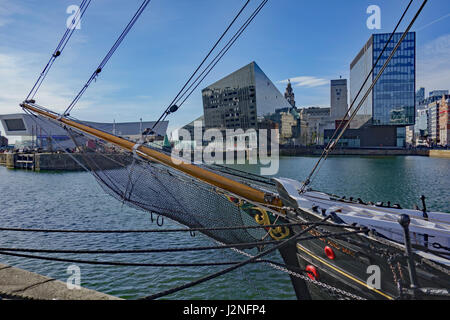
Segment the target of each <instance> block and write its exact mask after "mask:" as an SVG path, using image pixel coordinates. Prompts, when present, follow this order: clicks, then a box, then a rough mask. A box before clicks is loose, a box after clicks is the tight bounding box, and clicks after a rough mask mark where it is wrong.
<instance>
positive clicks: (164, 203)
mask: <svg viewBox="0 0 450 320" xmlns="http://www.w3.org/2000/svg"><path fill="white" fill-rule="evenodd" d="M32 118H33V120H34V122H35V123H36V126H37V127H39V128H42V130H44V129H45V132H43V134H42V135H41V136H40V137H37V145H38V146H40V145H42V146H45V147H46V148H49V149H53V150H54V151H55V150H57V152H62V151H64V152H66V153H67V154H68V155H69V156H70V158H71V159H72V160H73V161H75V162H76V163H77V164H78V166H79V167H80V168H83V169H85V170H87V171H89V172H90V173H91V174H92V175H93V176H94V177H95V179H96V180H97V181H98V182H99V184H100V185H101V187H102V188H103V190H104V191H105V192H107V193H108V194H110V195H111V196H113V197H114V198H116V199H118V200H119V201H121V202H122V203H124V204H127V205H129V206H132V207H134V208H137V209H140V210H144V211H147V212H149V213H155V214H158V215H161V216H163V217H166V218H169V219H171V220H173V221H176V222H178V223H180V224H182V225H185V226H187V227H189V228H232V227H236V226H258V225H271V224H276V223H280V224H282V223H286V221H283V220H282V219H277V218H276V217H275V215H274V214H273V213H271V212H270V210H265V209H264V208H262V207H260V206H256V205H253V204H251V203H248V202H245V201H243V200H242V199H238V198H237V197H236V196H234V195H231V194H227V192H225V191H223V190H218V189H217V188H216V187H214V186H211V185H209V184H207V183H205V182H202V181H200V180H198V179H195V178H193V177H191V176H189V175H187V174H185V173H182V172H180V171H178V170H176V169H173V168H171V167H168V166H166V165H163V164H160V163H157V162H152V161H148V160H146V159H142V158H140V157H137V156H136V154H133V152H129V151H126V150H123V149H121V148H119V147H117V146H115V145H113V144H111V143H109V142H106V141H103V140H101V139H99V138H97V137H94V136H92V135H89V134H87V133H85V132H81V131H79V130H77V129H75V128H71V127H68V126H66V125H64V124H62V123H61V122H59V121H57V120H53V119H48V118H46V117H44V116H41V115H36V114H33V115H32ZM72 120H73V119H72ZM77 122H78V123H82V122H81V121H77ZM55 132H57V133H58V134H57V136H62V135H63V134H64V135H65V136H66V137H69V138H68V139H66V140H64V141H61V139H59V141H58V140H57V139H55V135H52V133H55ZM44 134H45V136H44ZM146 146H147V147H150V148H152V149H155V150H157V151H159V152H162V153H166V154H169V153H168V152H166V151H164V150H163V149H162V146H161V147H159V146H158V145H157V143H155V142H153V143H151V144H149V143H146ZM197 166H199V167H202V168H203V169H206V170H211V171H213V172H214V173H216V174H219V175H221V176H224V177H229V178H232V179H233V180H235V181H239V182H241V183H244V184H247V185H249V186H252V187H254V188H257V189H258V190H262V191H264V192H270V193H276V187H275V185H274V184H273V183H272V182H271V181H270V180H269V179H266V178H263V177H256V176H255V177H253V176H252V175H246V174H244V173H243V172H237V171H235V170H233V169H229V168H225V167H221V166H207V165H204V164H199V165H197ZM202 233H204V234H205V235H207V236H209V237H211V238H213V239H215V240H217V241H220V242H222V243H225V244H236V243H259V242H261V245H265V244H264V243H265V242H269V241H273V240H274V239H275V240H281V239H283V238H285V237H287V236H288V235H289V234H290V230H289V229H288V227H284V226H283V227H279V228H272V229H270V228H267V229H266V228H255V229H228V230H205V231H202ZM258 247H259V246H258Z"/></svg>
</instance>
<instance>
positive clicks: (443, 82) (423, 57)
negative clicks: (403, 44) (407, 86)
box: [417, 34, 450, 91]
mask: <svg viewBox="0 0 450 320" xmlns="http://www.w3.org/2000/svg"><path fill="white" fill-rule="evenodd" d="M449 52H450V34H447V35H444V36H441V37H439V38H437V39H435V40H432V41H430V42H428V43H426V44H425V45H423V46H421V47H419V48H418V50H417V87H418V88H420V87H425V88H426V90H427V91H432V90H439V89H450V72H449V66H450V55H449Z"/></svg>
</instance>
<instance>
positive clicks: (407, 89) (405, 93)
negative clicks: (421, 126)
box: [350, 32, 416, 147]
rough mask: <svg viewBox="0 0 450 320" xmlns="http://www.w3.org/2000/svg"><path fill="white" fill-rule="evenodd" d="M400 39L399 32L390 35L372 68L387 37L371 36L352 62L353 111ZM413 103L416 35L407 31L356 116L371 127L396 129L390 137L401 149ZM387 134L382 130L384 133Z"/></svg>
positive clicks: (414, 110) (411, 120)
mask: <svg viewBox="0 0 450 320" xmlns="http://www.w3.org/2000/svg"><path fill="white" fill-rule="evenodd" d="M401 36H402V33H396V34H394V36H393V39H392V40H391V41H390V42H389V44H388V47H387V49H386V51H385V52H384V53H383V55H382V56H381V59H380V61H379V62H378V64H377V65H376V66H375V63H376V61H377V59H378V57H379V56H380V54H381V52H382V50H383V48H384V46H385V45H386V43H387V41H388V40H389V37H390V34H387V33H386V34H374V35H372V36H371V37H370V39H369V41H367V43H366V44H365V45H364V47H363V48H362V49H361V50H360V52H359V53H358V55H357V56H356V58H355V59H354V60H353V61H352V63H351V65H350V99H351V101H352V102H354V108H356V106H358V105H359V103H360V101H361V99H362V97H363V96H364V94H365V92H366V91H367V90H368V89H369V87H370V86H371V84H372V83H373V81H374V80H375V78H376V77H377V75H378V74H379V72H380V71H381V68H382V67H383V65H384V63H385V62H386V61H387V59H388V57H389V56H390V55H391V53H392V51H393V49H394V47H395V46H396V45H397V43H398V41H399V40H400V38H401ZM374 66H375V68H374V72H373V74H372V75H371V76H370V78H369V79H370V81H368V82H367V83H366V85H365V86H364V89H363V91H362V94H360V96H359V97H358V99H356V95H357V93H358V91H359V89H360V87H361V86H362V84H363V83H364V80H365V79H366V78H367V76H368V75H369V73H370V70H371V69H372V68H373V67H374ZM415 104H416V34H415V32H410V33H408V34H407V35H406V38H405V39H404V40H403V42H402V44H401V45H400V47H399V48H398V50H397V51H396V53H395V54H394V56H393V58H392V60H391V61H390V62H389V64H388V66H387V68H386V69H385V70H384V72H383V74H382V75H381V77H380V78H379V80H378V82H377V83H376V85H375V86H374V88H373V90H372V92H371V93H370V95H369V96H368V98H367V99H366V101H365V102H364V103H363V104H362V106H361V109H360V111H359V112H358V114H359V115H360V116H366V117H367V118H368V119H369V118H370V119H371V120H370V121H369V123H370V124H371V125H372V126H376V127H382V126H385V127H393V126H395V127H397V129H396V137H393V138H394V139H393V140H396V141H397V145H396V146H397V147H404V146H405V137H406V126H411V125H414V124H415V113H416V106H415ZM388 131H389V130H387V129H386V130H385V132H386V134H387V132H388ZM391 131H392V130H391ZM380 138H382V137H380Z"/></svg>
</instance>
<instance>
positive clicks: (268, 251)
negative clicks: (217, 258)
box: [141, 217, 330, 300]
mask: <svg viewBox="0 0 450 320" xmlns="http://www.w3.org/2000/svg"><path fill="white" fill-rule="evenodd" d="M328 219H330V217H326V218H324V219H322V220H321V221H320V222H326V221H327V220H328ZM314 227H316V226H315V225H314V224H313V225H311V226H309V227H308V228H306V229H304V230H302V231H301V232H299V233H298V234H296V235H295V236H293V237H292V238H289V239H287V240H284V241H283V242H281V243H280V244H278V245H276V246H273V247H272V248H270V249H268V250H266V251H263V252H261V253H259V254H257V255H255V256H253V257H252V258H250V259H248V260H245V261H243V262H240V263H238V264H235V265H233V266H231V267H229V268H227V269H223V270H221V271H219V272H215V273H213V274H210V275H207V276H205V277H202V278H200V279H197V280H195V281H191V282H189V283H186V284H184V285H181V286H178V287H175V288H171V289H169V290H165V291H161V292H159V293H156V294H152V295H150V296H147V297H144V298H142V299H141V300H154V299H157V298H161V297H164V296H167V295H169V294H172V293H175V292H178V291H181V290H184V289H187V288H190V287H193V286H196V285H198V284H200V283H203V282H206V281H209V280H212V279H215V278H218V277H220V276H223V275H224V274H227V273H229V272H231V271H234V270H236V269H238V268H241V267H243V266H245V265H247V264H249V263H253V262H254V261H257V260H258V259H260V258H262V257H264V256H266V255H268V254H269V253H272V252H274V251H275V250H278V249H280V248H282V247H284V246H286V245H288V244H289V243H291V242H293V241H295V240H297V239H298V238H300V236H302V235H303V234H305V233H306V232H309V231H310V230H312V229H314Z"/></svg>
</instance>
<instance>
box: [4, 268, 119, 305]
mask: <svg viewBox="0 0 450 320" xmlns="http://www.w3.org/2000/svg"><path fill="white" fill-rule="evenodd" d="M0 299H12V300H122V299H120V298H117V297H114V296H110V295H107V294H104V293H101V292H97V291H94V290H91V289H86V288H80V289H72V290H71V289H68V288H67V285H66V283H64V282H62V281H59V280H55V279H52V278H49V277H45V276H42V275H40V274H37V273H33V272H30V271H26V270H22V269H19V268H14V267H11V266H8V265H5V264H1V263H0Z"/></svg>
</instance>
